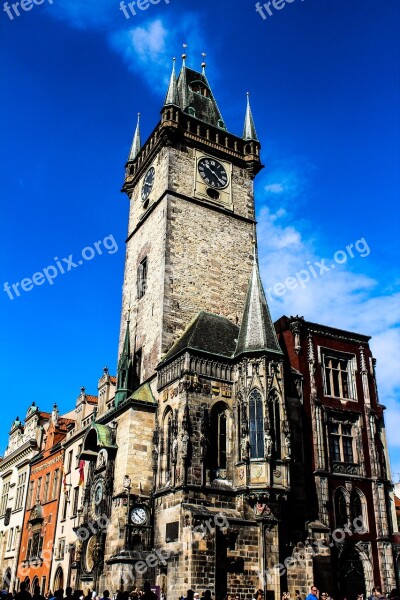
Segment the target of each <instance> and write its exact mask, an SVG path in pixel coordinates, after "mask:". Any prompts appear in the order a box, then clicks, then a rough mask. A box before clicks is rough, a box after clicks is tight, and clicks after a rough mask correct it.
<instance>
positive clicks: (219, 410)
mask: <svg viewBox="0 0 400 600" xmlns="http://www.w3.org/2000/svg"><path fill="white" fill-rule="evenodd" d="M227 417H228V415H227V407H226V405H225V404H223V403H219V404H217V405H216V406H215V407H214V409H213V410H212V412H211V469H212V470H213V471H214V473H213V475H214V476H218V475H220V473H219V471H220V470H221V469H222V470H225V469H226V468H227V437H228V427H227V421H228V418H227Z"/></svg>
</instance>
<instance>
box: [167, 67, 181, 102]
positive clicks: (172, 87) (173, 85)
mask: <svg viewBox="0 0 400 600" xmlns="http://www.w3.org/2000/svg"><path fill="white" fill-rule="evenodd" d="M175 62H176V59H175V58H173V59H172V73H171V78H170V80H169V86H168V91H167V95H166V96H165V101H164V106H168V105H169V104H174V105H175V106H179V98H178V86H177V82H176V73H175Z"/></svg>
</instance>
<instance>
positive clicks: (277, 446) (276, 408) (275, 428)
mask: <svg viewBox="0 0 400 600" xmlns="http://www.w3.org/2000/svg"><path fill="white" fill-rule="evenodd" d="M268 416H269V427H270V433H271V437H272V455H273V457H274V458H281V410H280V404H279V397H278V395H277V394H276V393H272V394H271V395H270V397H269V398H268Z"/></svg>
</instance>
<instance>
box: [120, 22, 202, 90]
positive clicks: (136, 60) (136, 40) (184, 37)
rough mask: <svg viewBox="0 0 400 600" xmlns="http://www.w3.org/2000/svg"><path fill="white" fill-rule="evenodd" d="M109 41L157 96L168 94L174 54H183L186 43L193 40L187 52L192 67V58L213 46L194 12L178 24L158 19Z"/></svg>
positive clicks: (127, 30) (122, 32)
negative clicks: (176, 52) (202, 30)
mask: <svg viewBox="0 0 400 600" xmlns="http://www.w3.org/2000/svg"><path fill="white" fill-rule="evenodd" d="M109 39H110V43H111V46H112V47H113V49H114V50H115V51H116V52H118V53H119V54H121V55H122V57H123V58H124V60H125V62H126V64H127V65H128V68H129V69H130V70H131V71H133V72H135V73H138V74H139V75H140V76H142V77H143V78H144V79H145V81H146V82H147V84H148V85H149V86H150V87H151V89H153V90H154V91H155V92H156V93H157V94H158V93H162V92H163V93H166V92H167V84H168V81H169V77H170V74H171V68H172V58H173V55H174V54H173V53H174V52H175V51H176V50H177V49H178V51H179V49H180V50H183V49H182V42H184V41H188V40H190V47H189V48H188V50H187V54H188V65H189V66H191V62H192V61H191V57H193V56H200V55H201V52H202V51H203V50H204V48H206V47H207V46H209V43H206V42H205V41H204V38H203V35H202V34H201V33H200V30H199V20H198V17H197V16H196V15H195V14H193V13H190V12H187V13H185V14H184V15H183V16H182V18H181V19H179V21H175V22H172V21H171V20H170V17H169V15H166V16H165V18H164V19H161V18H157V19H153V20H149V21H147V22H145V23H144V24H143V25H140V26H138V27H133V28H131V29H121V30H119V31H116V32H114V33H112V34H111V35H110V37H109ZM198 66H199V65H198ZM178 70H179V65H178Z"/></svg>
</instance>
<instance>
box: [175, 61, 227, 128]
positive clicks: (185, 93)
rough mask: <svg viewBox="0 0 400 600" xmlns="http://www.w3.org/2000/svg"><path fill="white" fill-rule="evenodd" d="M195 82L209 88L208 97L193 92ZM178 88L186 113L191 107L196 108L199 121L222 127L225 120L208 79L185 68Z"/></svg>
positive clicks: (180, 76)
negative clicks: (221, 124) (221, 123)
mask: <svg viewBox="0 0 400 600" xmlns="http://www.w3.org/2000/svg"><path fill="white" fill-rule="evenodd" d="M195 81H197V82H201V83H202V84H203V85H204V86H206V87H207V88H208V90H209V96H208V97H206V96H202V95H201V94H197V93H196V92H193V91H192V83H194V82H195ZM177 88H178V96H179V103H180V107H181V108H182V110H183V111H184V112H188V108H189V107H191V108H194V110H195V111H196V118H197V119H199V120H200V121H204V122H205V123H209V124H210V125H214V126H215V127H220V123H219V122H220V121H222V122H223V121H224V120H223V118H222V115H221V112H220V110H219V108H218V105H217V102H216V100H215V98H214V95H213V93H212V90H211V87H210V84H209V83H208V81H207V77H206V76H205V75H204V74H202V73H198V72H197V71H193V70H192V69H189V68H188V67H186V66H183V67H182V70H181V72H180V74H179V77H178V83H177Z"/></svg>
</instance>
